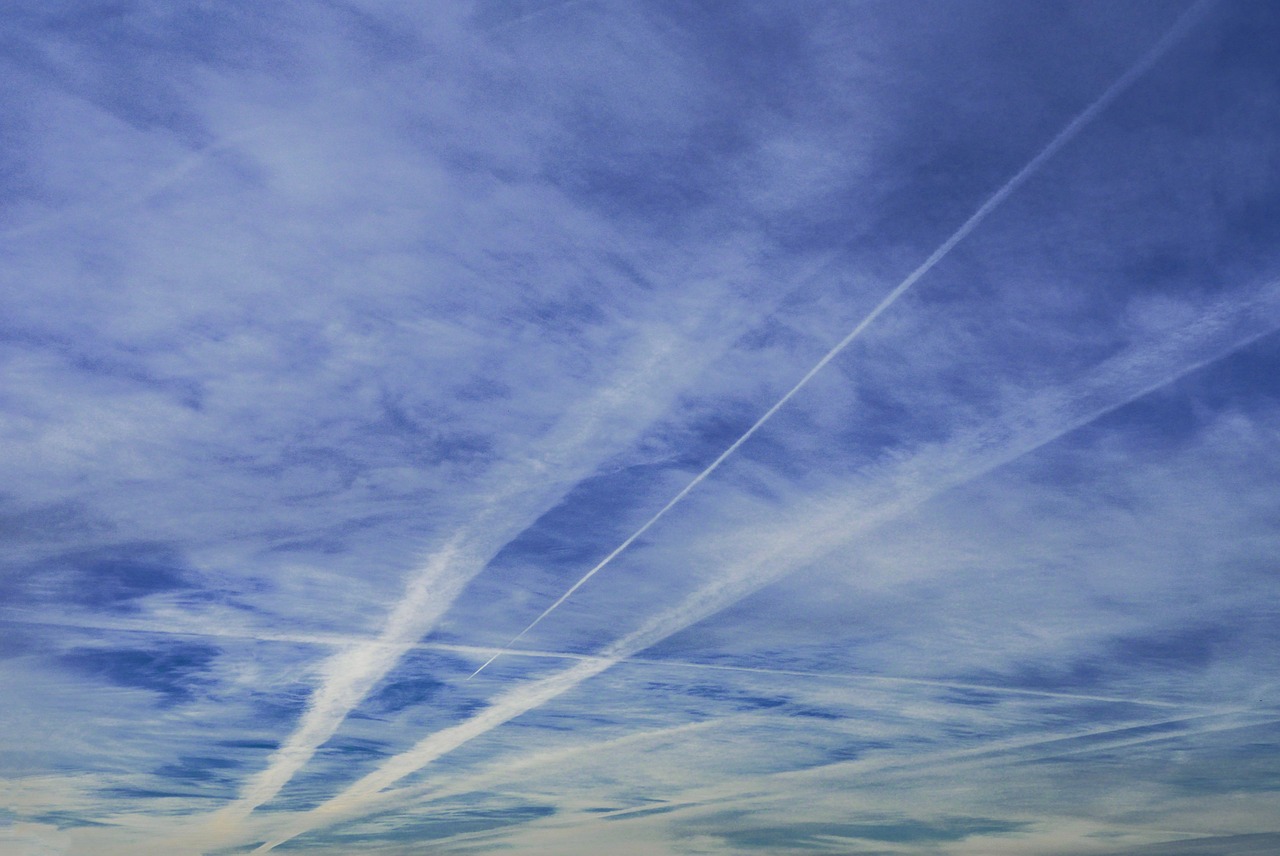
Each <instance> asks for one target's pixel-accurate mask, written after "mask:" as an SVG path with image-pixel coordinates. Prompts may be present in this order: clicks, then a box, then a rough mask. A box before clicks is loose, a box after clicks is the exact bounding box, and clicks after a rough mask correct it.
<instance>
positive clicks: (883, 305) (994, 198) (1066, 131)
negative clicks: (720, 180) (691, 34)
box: [470, 0, 1213, 678]
mask: <svg viewBox="0 0 1280 856" xmlns="http://www.w3.org/2000/svg"><path fill="white" fill-rule="evenodd" d="M1212 2H1213V0H1198V2H1196V3H1194V4H1192V6H1191V7H1190V8H1188V9H1187V10H1186V11H1185V12H1183V13H1182V15H1181V16H1180V17H1179V18H1178V20H1177V21H1176V22H1175V23H1174V25H1173V26H1172V27H1171V28H1170V29H1169V31H1168V32H1167V33H1165V34H1164V36H1163V37H1161V39H1160V40H1159V41H1158V42H1156V43H1155V45H1154V46H1153V47H1152V48H1151V49H1150V50H1148V51H1147V52H1146V53H1145V54H1144V55H1143V56H1142V57H1141V58H1140V59H1139V60H1138V61H1137V62H1136V63H1134V64H1133V66H1132V67H1131V68H1130V69H1129V70H1128V71H1126V72H1125V73H1124V74H1122V75H1121V76H1120V77H1119V78H1117V79H1116V80H1115V82H1113V83H1112V84H1111V85H1110V86H1108V87H1107V88H1106V89H1105V90H1104V91H1103V93H1102V94H1101V95H1099V96H1098V97H1097V99H1096V100H1094V102H1093V103H1092V104H1090V105H1089V106H1088V107H1086V108H1084V110H1082V111H1081V112H1080V113H1079V114H1077V115H1076V117H1075V118H1074V119H1072V120H1071V121H1070V122H1068V123H1067V124H1066V127H1064V128H1063V129H1062V130H1061V131H1059V132H1058V134H1057V136H1055V137H1054V138H1053V139H1052V140H1050V141H1049V144H1048V145H1046V146H1045V147H1044V148H1043V149H1041V150H1040V152H1039V154H1037V155H1036V156H1035V157H1033V158H1032V159H1031V160H1030V161H1028V162H1027V164H1026V165H1025V166H1024V167H1022V169H1020V170H1018V171H1017V172H1016V173H1014V175H1013V177H1012V178H1010V179H1009V180H1008V181H1006V182H1005V183H1004V184H1003V185H1002V186H1001V187H1000V188H999V189H998V190H996V192H995V193H993V194H991V196H990V197H989V198H988V199H987V201H986V202H984V203H982V205H981V206H979V208H978V210H977V211H974V212H973V214H971V215H970V216H969V219H968V220H965V221H964V223H962V224H961V225H960V228H958V229H956V230H955V232H953V233H952V234H951V237H949V238H947V239H946V240H945V241H943V242H942V244H941V245H940V246H939V247H938V248H937V249H936V250H934V251H933V252H932V253H930V254H929V257H928V258H927V259H925V260H924V261H923V262H921V263H920V266H919V267H917V268H916V269H915V270H913V271H912V272H911V273H909V274H907V278H906V279H904V280H903V281H902V282H900V283H898V285H897V286H895V287H894V288H893V290H892V291H890V292H889V293H888V294H886V295H885V296H884V298H883V299H882V300H881V301H880V302H879V303H878V304H876V306H875V308H874V309H872V310H871V311H870V312H869V313H867V315H866V317H865V318H863V319H862V320H861V321H859V322H858V324H857V325H856V326H855V327H854V328H853V329H852V330H850V331H849V333H848V335H846V336H845V337H844V338H843V339H841V340H840V341H839V342H837V343H836V344H835V346H834V347H832V348H831V350H829V351H827V353H826V354H825V355H824V356H823V357H822V359H820V360H818V362H816V363H815V364H814V365H813V368H811V369H809V371H807V372H806V373H805V375H804V377H802V378H800V380H799V381H797V382H796V384H795V386H793V387H791V389H789V390H787V392H786V393H785V394H784V395H783V396H782V397H781V398H779V399H778V400H777V401H776V402H774V404H773V406H772V407H770V408H769V409H768V410H766V411H765V412H764V415H762V416H761V417H760V418H759V419H757V420H756V421H755V423H754V424H753V425H752V426H751V427H750V428H748V429H747V430H746V431H745V432H743V434H742V436H741V437H739V438H738V439H737V440H734V441H733V443H732V444H730V445H729V448H727V449H725V450H724V451H723V452H721V453H720V456H719V457H718V458H716V459H715V460H714V461H712V462H711V463H710V464H709V465H707V468H706V469H704V470H703V471H702V472H700V473H698V474H697V475H696V476H694V477H693V480H692V481H690V482H689V483H688V484H687V485H685V486H684V487H683V488H682V489H681V490H680V492H679V493H677V494H676V495H675V496H673V497H672V498H671V500H670V501H669V502H668V503H667V504H666V505H664V506H663V507H662V508H660V509H658V512H657V513H656V514H654V515H653V516H652V517H650V518H649V519H648V520H647V521H646V522H645V523H644V525H643V526H641V527H640V528H639V529H637V530H636V531H635V532H633V533H631V535H630V536H628V537H627V539H626V540H625V541H623V542H622V543H621V544H619V545H618V546H617V547H615V548H614V550H613V552H611V553H610V554H609V555H607V556H605V557H604V558H603V559H601V560H600V561H599V563H597V564H596V566H595V567H593V568H592V569H591V570H589V571H587V572H586V573H585V574H583V575H582V578H581V579H579V580H578V581H577V582H576V583H574V584H573V585H571V586H570V587H569V589H568V591H566V592H565V593H564V594H562V595H560V597H559V598H558V599H557V600H556V601H555V603H553V604H551V605H550V606H548V607H547V608H546V609H545V610H543V612H542V614H541V615H539V616H538V617H537V618H535V619H534V620H533V621H531V622H529V625H528V626H527V627H525V628H524V629H523V630H521V631H520V632H519V633H517V634H516V635H515V636H513V637H512V638H511V639H510V640H509V641H508V642H507V644H506V645H504V646H503V648H502V650H500V651H499V652H498V653H497V654H494V655H493V656H492V657H490V658H489V659H488V660H486V661H485V662H484V663H483V664H481V666H480V668H478V669H476V670H475V671H474V672H472V673H471V676H470V677H472V678H474V677H475V676H476V675H478V674H480V673H481V672H483V671H484V670H485V667H487V666H488V665H489V664H490V663H492V662H493V661H494V660H496V659H498V657H500V656H502V654H503V653H504V652H505V650H506V649H507V648H509V647H511V646H512V645H514V644H515V643H516V642H518V641H520V640H521V639H522V638H523V637H524V635H525V634H526V633H528V632H529V631H530V630H532V629H533V628H534V627H537V626H538V624H539V623H540V622H541V621H542V619H544V618H546V617H547V616H548V615H550V614H551V613H552V612H554V611H555V610H556V609H557V608H559V606H560V605H561V604H562V603H564V602H565V601H566V600H568V599H569V598H570V597H571V596H572V595H573V593H574V592H576V591H577V590H578V589H580V588H581V587H582V586H583V585H584V584H585V583H586V582H587V580H589V579H591V578H592V577H594V576H595V575H596V574H597V573H599V572H600V571H601V570H603V569H604V567H605V566H606V565H608V564H609V563H610V562H612V561H613V560H614V559H615V558H616V557H617V556H618V554H619V553H621V552H622V551H624V550H626V549H627V548H628V547H630V546H631V544H632V543H633V542H634V541H635V540H636V539H637V538H639V537H640V536H642V535H644V533H645V532H648V531H649V529H650V528H651V527H652V526H653V525H654V524H655V523H657V522H658V521H659V520H661V519H662V518H663V516H664V515H666V513H667V512H668V511H670V510H671V509H672V508H674V507H675V506H676V505H678V504H679V503H680V502H681V501H682V500H683V499H684V498H685V497H686V496H688V495H689V493H690V492H691V491H692V490H693V489H694V488H695V487H697V486H698V485H699V484H701V483H702V482H703V480H705V479H706V478H707V476H709V475H711V474H712V473H713V472H715V471H716V470H717V469H718V468H719V467H720V465H721V464H722V463H724V462H725V459H727V458H728V457H729V456H730V455H732V454H733V453H734V452H736V451H737V450H738V448H739V447H741V446H742V444H743V443H745V442H747V440H749V439H751V436H752V435H753V434H755V433H756V432H757V431H759V430H760V428H761V427H762V426H763V425H764V424H765V423H766V422H768V421H769V420H770V419H771V418H772V417H773V415H774V414H775V413H777V412H778V411H779V410H780V409H782V407H783V406H784V405H785V404H786V403H787V402H788V401H790V400H791V399H792V398H793V397H794V396H795V394H796V393H798V392H799V391H800V390H801V389H803V388H804V387H805V386H806V385H807V384H808V383H809V381H810V380H812V379H813V377H814V376H815V375H816V374H818V372H820V371H822V370H823V369H824V368H825V367H826V365H827V364H828V363H830V362H831V361H832V360H833V359H835V358H836V357H837V356H839V355H840V353H841V352H842V351H843V350H844V349H845V348H847V347H849V345H850V344H851V343H852V342H853V340H854V339H856V338H858V336H860V335H862V332H863V331H864V330H866V329H867V327H869V326H871V324H872V323H873V322H874V321H875V320H876V319H877V318H879V317H880V315H881V314H882V313H883V312H884V311H885V310H887V309H888V308H889V307H890V306H892V305H893V304H894V303H895V302H897V300H898V298H899V297H901V296H902V295H903V294H905V293H906V291H907V289H909V288H911V286H913V285H915V284H916V282H918V281H919V280H920V278H921V277H923V276H924V275H925V274H927V273H928V272H929V271H931V270H933V268H934V266H936V265H937V264H938V262H940V261H942V260H943V259H944V258H945V257H946V256H947V255H948V254H949V253H950V252H951V251H952V250H953V249H954V248H955V246H956V245H957V244H959V243H960V242H961V241H963V240H964V239H965V238H966V237H968V235H969V233H970V232H972V231H973V230H974V229H976V228H977V227H978V225H979V224H981V223H982V221H983V220H985V219H987V216H988V215H989V214H990V213H991V212H992V211H994V210H995V209H996V208H997V207H998V206H999V205H1000V204H1001V203H1002V202H1004V200H1005V199H1007V198H1008V197H1009V195H1010V194H1012V193H1013V192H1014V191H1015V190H1017V189H1018V188H1019V187H1021V186H1022V184H1023V183H1024V182H1026V180H1027V179H1028V178H1030V177H1031V176H1032V175H1033V174H1035V173H1036V172H1037V171H1038V170H1039V169H1040V167H1041V166H1043V165H1044V163H1045V161H1047V160H1049V158H1051V157H1053V156H1054V155H1055V154H1057V152H1058V150H1059V149H1061V148H1062V147H1063V146H1064V145H1066V144H1067V143H1068V142H1069V141H1070V140H1071V139H1072V138H1073V137H1075V135H1076V134H1078V133H1079V132H1080V130H1081V129H1082V128H1084V127H1085V126H1086V125H1088V124H1089V123H1090V122H1092V121H1093V120H1094V119H1095V118H1097V116H1098V114H1099V113H1101V112H1102V111H1103V110H1105V109H1106V108H1107V106H1108V105H1110V104H1111V102H1112V101H1114V100H1115V99H1116V98H1117V97H1118V96H1119V95H1120V94H1121V93H1123V92H1124V91H1125V90H1126V89H1128V88H1129V87H1130V86H1131V85H1132V84H1133V82H1134V81H1135V80H1137V79H1138V78H1139V77H1141V76H1142V75H1143V74H1145V73H1146V72H1147V70H1148V69H1150V68H1151V66H1153V65H1155V63H1156V62H1158V61H1159V59H1160V58H1161V57H1162V56H1164V54H1165V53H1166V52H1167V51H1168V50H1169V48H1170V47H1171V46H1172V45H1173V44H1174V43H1175V42H1176V41H1178V39H1180V38H1182V36H1183V35H1185V34H1186V32H1187V30H1188V29H1190V28H1191V26H1192V24H1194V23H1195V22H1196V20H1197V19H1198V18H1199V17H1200V15H1201V14H1202V13H1203V12H1204V10H1205V9H1206V8H1207V7H1208V6H1209V5H1210V4H1211V3H1212Z"/></svg>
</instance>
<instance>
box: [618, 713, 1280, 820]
mask: <svg viewBox="0 0 1280 856" xmlns="http://www.w3.org/2000/svg"><path fill="white" fill-rule="evenodd" d="M1276 722H1280V720H1277V719H1276V717H1275V714H1274V713H1273V712H1262V711H1252V710H1248V709H1234V710H1228V711H1223V712H1220V713H1211V714H1198V715H1194V716H1181V717H1176V718H1170V719H1161V720H1142V721H1138V722H1127V723H1125V724H1123V725H1120V726H1104V727H1101V728H1093V729H1088V730H1084V731H1060V732H1058V733H1055V734H1051V735H1049V736H1043V735H1041V736H1037V737H1031V738H1012V739H1006V740H999V741H995V742H992V743H987V744H984V745H981V746H975V747H972V748H969V749H955V750H949V751H944V752H932V753H928V754H925V755H920V756H916V757H910V756H908V757H903V758H882V759H869V760H853V761H836V762H833V763H830V764H822V765H818V766H815V767H806V768H805V769H801V770H788V771H785V772H780V773H769V774H764V775H759V776H755V777H752V778H751V779H750V780H748V781H745V782H744V781H738V782H735V783H734V784H733V785H731V786H729V787H716V788H700V789H696V790H692V791H686V792H685V793H684V794H682V795H681V798H682V800H683V801H685V802H687V805H684V806H681V807H679V808H676V809H674V810H675V811H690V810H695V811H696V810H698V809H710V810H723V808H724V804H725V803H731V804H733V805H741V804H743V803H745V802H758V801H770V800H776V799H777V798H778V796H779V793H778V791H779V789H780V788H781V789H783V790H789V792H791V793H795V785H794V784H793V783H795V782H800V781H808V780H812V779H839V780H849V779H850V778H851V777H858V779H859V780H862V779H864V778H865V777H874V778H873V779H872V781H878V780H881V779H882V778H885V777H896V776H903V775H906V776H909V775H911V774H913V773H920V772H925V771H929V770H935V769H937V768H940V767H946V768H953V767H957V766H966V765H972V764H979V763H992V762H997V763H998V762H1001V761H1005V762H1007V763H1021V762H1028V761H1030V762H1036V761H1046V760H1052V759H1055V758H1060V757H1066V756H1070V755H1079V754H1088V753H1090V752H1101V751H1107V750H1111V749H1124V748H1128V747H1132V746H1142V745H1146V744H1149V743H1157V742H1160V741H1164V740H1177V739H1184V738H1189V737H1197V736H1200V735H1207V734H1217V733H1221V732H1224V731H1235V730H1241V729H1246V728H1256V727H1258V726H1264V725H1271V724H1273V723H1276ZM1195 723H1203V724H1201V725H1199V727H1193V724H1195ZM1170 726H1182V727H1177V728H1173V727H1170ZM1153 730H1155V733H1151V732H1152V731H1153ZM1075 744H1082V745H1075ZM1042 747H1053V748H1048V749H1047V750H1046V751H1042V752H1036V753H1028V752H1027V750H1033V749H1039V748H1042ZM770 785H772V788H771V789H769V790H765V788H766V787H768V786H770ZM642 811H643V809H632V808H628V809H623V810H620V811H616V812H612V813H609V814H608V815H606V817H607V818H608V819H609V820H625V819H626V818H627V817H628V816H629V815H633V814H638V813H639V812H642Z"/></svg>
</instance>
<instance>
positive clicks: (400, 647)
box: [202, 253, 835, 836]
mask: <svg viewBox="0 0 1280 856" xmlns="http://www.w3.org/2000/svg"><path fill="white" fill-rule="evenodd" d="M834 255H835V254H832V253H828V254H826V255H824V256H820V257H818V258H817V259H815V260H814V261H813V263H811V265H810V266H809V267H807V268H806V269H805V270H803V271H802V272H801V274H800V276H801V281H807V279H809V278H812V277H813V276H816V275H817V274H818V273H820V272H821V271H822V270H823V269H825V268H826V267H827V266H828V265H829V264H830V263H831V261H832V259H833V258H834ZM793 282H794V280H793ZM727 288H728V286H727V285H726V286H724V287H723V289H721V288H720V287H717V291H716V293H715V294H714V295H710V297H711V298H714V299H708V298H704V299H703V302H704V303H705V306H706V307H707V309H706V310H705V311H685V312H681V313H679V315H678V317H677V318H676V320H666V321H658V320H655V321H654V322H653V325H652V327H651V328H650V329H648V330H646V331H644V332H643V334H642V335H639V336H638V337H637V344H636V345H634V349H635V350H636V351H637V355H636V356H635V358H634V359H630V360H628V359H622V360H620V362H621V363H622V364H623V365H624V366H626V368H625V369H624V370H622V371H620V372H617V373H615V374H614V376H613V377H611V378H609V379H608V380H607V381H606V382H605V383H603V384H602V385H601V386H600V387H599V388H598V389H597V390H596V391H595V393H594V394H592V395H590V396H588V397H586V398H583V399H582V400H580V401H578V402H577V403H576V404H574V405H573V406H572V407H571V408H570V409H569V410H567V411H566V412H564V413H563V414H562V415H561V417H560V418H559V419H558V420H557V422H556V423H555V425H554V426H553V427H552V428H551V429H549V431H548V433H547V435H546V436H544V437H543V438H542V439H541V442H540V445H539V447H538V448H536V449H533V450H530V453H529V454H526V455H525V456H523V457H521V458H517V459H513V460H511V461H509V462H507V464H506V465H505V466H504V467H502V468H500V469H497V470H495V471H493V472H491V473H490V474H489V475H488V476H487V477H486V481H485V484H486V485H489V486H490V488H489V489H488V490H485V489H481V490H480V491H479V493H478V495H477V496H476V497H474V499H475V500H476V505H477V506H478V507H479V508H481V509H484V510H483V511H480V512H479V513H477V514H476V515H475V516H474V517H473V518H472V519H471V520H470V521H468V523H467V524H466V525H465V526H464V527H462V528H460V529H459V530H458V531H457V532H456V533H455V534H454V535H453V537H452V538H451V540H449V541H448V543H446V544H445V545H444V546H442V547H441V548H439V549H438V550H437V551H436V552H435V553H434V554H432V555H431V556H429V557H428V558H427V560H426V561H425V562H424V563H423V564H422V565H421V566H419V568H418V569H416V570H415V571H414V573H413V574H412V576H411V579H410V581H409V583H408V584H407V586H406V590H405V592H404V594H403V595H402V596H401V598H400V600H399V602H398V603H396V605H395V606H394V608H393V609H392V611H391V614H390V615H389V616H388V617H387V620H386V624H385V625H384V628H383V629H382V631H381V632H380V633H379V634H378V636H376V637H375V638H371V639H365V640H361V641H359V642H356V643H354V644H352V645H349V646H344V647H343V648H342V649H341V650H339V651H337V652H336V653H335V654H333V655H332V656H330V657H329V658H328V659H327V660H326V661H325V663H324V664H323V666H322V676H321V678H320V680H319V683H318V686H317V687H316V689H315V690H314V691H313V694H312V696H311V698H310V699H309V700H308V704H307V708H306V709H305V711H304V712H303V715H302V719H301V721H300V722H299V723H298V725H297V727H296V728H295V729H294V731H293V733H292V734H291V735H290V736H289V737H288V738H287V739H286V740H285V741H284V743H283V744H282V745H281V747H280V748H279V749H277V750H276V751H275V752H273V753H272V755H271V756H270V758H269V759H268V761H267V766H266V768H264V769H262V770H260V771H259V772H258V773H257V774H256V775H254V776H252V777H251V778H250V779H249V780H248V781H247V782H246V784H245V785H244V786H243V787H242V789H241V792H240V794H239V795H238V797H237V798H236V799H235V800H234V801H233V802H231V803H229V804H227V805H226V806H224V807H223V808H222V809H220V810H219V811H217V812H214V813H212V814H211V815H209V816H208V817H207V818H206V820H205V826H204V828H203V829H202V833H207V834H210V835H213V836H218V835H233V834H235V830H237V829H239V828H241V827H242V825H243V822H244V820H245V818H246V817H247V816H248V815H249V814H250V813H251V812H252V811H254V809H256V808H257V807H258V806H261V805H263V804H264V803H266V802H267V801H269V800H270V799H272V798H273V797H274V796H275V795H276V794H277V793H279V791H280V789H281V788H283V787H284V785H285V784H286V783H287V782H288V781H289V780H290V779H291V778H292V777H293V776H294V775H295V774H296V773H297V771H298V770H300V769H301V768H302V767H303V766H304V765H305V764H306V763H307V762H308V761H309V760H310V758H311V757H312V756H313V755H314V754H315V752H316V751H317V750H318V749H319V747H320V746H322V745H323V744H324V743H325V742H326V741H327V740H328V739H329V738H330V737H332V735H333V734H334V733H335V732H336V731H337V729H338V727H339V726H340V725H341V724H342V722H343V721H344V720H345V718H346V716H347V714H348V713H350V711H351V710H353V709H354V708H355V706H356V705H358V704H359V703H360V702H361V700H363V699H364V697H365V696H366V695H367V694H368V693H369V691H370V690H372V689H373V687H374V686H375V685H376V683H377V682H378V680H380V679H381V678H382V677H383V676H384V675H386V674H387V673H388V672H389V671H390V670H391V668H392V667H393V666H394V665H395V664H396V663H397V662H399V660H400V659H401V658H402V657H403V656H404V654H406V653H407V652H408V651H410V650H412V649H413V648H414V647H416V644H417V642H418V640H420V639H421V638H422V636H424V635H425V634H426V633H427V632H428V631H429V630H430V629H431V628H432V627H433V626H434V625H435V623H436V622H437V621H438V620H439V619H440V618H441V617H442V616H443V615H444V613H445V612H446V611H447V610H448V608H449V607H450V606H451V605H452V603H453V602H454V600H455V599H456V598H457V597H458V596H459V595H460V594H461V592H462V590H463V588H464V587H465V586H466V584H467V583H468V582H469V581H470V580H471V579H473V578H474V577H475V576H476V575H477V574H479V573H480V572H481V571H482V570H484V568H485V567H486V566H487V565H488V563H489V562H490V561H491V560H492V559H493V558H494V556H496V555H497V554H498V552H499V551H500V550H501V549H502V548H503V547H505V546H506V545H507V544H508V543H509V542H510V541H511V540H512V539H514V538H515V537H516V536H518V535H519V533H520V532H522V531H524V530H525V529H527V528H528V527H529V526H531V525H532V524H533V523H534V522H536V520H537V519H538V518H539V517H540V516H542V515H543V514H544V513H545V512H546V511H547V509H549V508H551V507H552V506H554V505H555V504H556V503H557V502H559V501H561V500H562V499H563V497H564V496H565V495H566V494H567V493H568V491H569V490H570V489H571V488H572V486H573V485H574V484H576V483H577V482H579V481H581V480H582V479H584V478H586V477H588V476H589V475H590V474H591V473H592V472H594V471H595V469H596V468H597V467H598V465H599V464H600V463H601V462H602V461H603V460H606V459H607V457H608V456H609V455H610V454H613V453H614V452H615V451H616V449H617V448H618V446H619V445H622V444H625V443H629V442H630V441H631V440H632V439H633V438H634V437H635V436H636V434H637V433H638V432H639V431H640V430H641V429H642V428H643V427H644V426H645V425H647V424H649V423H650V422H652V420H653V419H655V418H657V417H658V416H659V415H660V414H661V412H662V411H663V409H664V408H666V407H667V406H668V405H669V403H670V401H671V400H672V399H673V398H674V397H675V395H676V394H678V392H679V390H680V388H681V386H680V384H679V382H678V381H676V380H673V379H674V378H679V377H688V376H691V375H692V374H695V373H696V372H697V371H698V370H699V369H700V368H702V367H705V366H706V365H708V364H710V363H711V362H712V361H713V360H714V359H716V358H717V357H719V356H720V355H721V354H722V353H723V352H724V351H725V350H727V349H728V348H729V347H730V346H731V345H732V344H733V342H735V341H736V340H737V339H738V338H739V337H740V336H741V335H742V334H743V333H744V332H745V331H746V330H747V329H749V326H750V325H751V324H752V323H754V322H755V321H756V320H757V318H758V316H759V315H760V313H761V312H767V311H769V309H770V308H771V307H772V305H773V301H765V302H763V303H762V302H753V303H752V304H751V305H750V306H747V305H745V304H744V305H742V306H737V305H731V306H730V307H729V309H728V310H727V311H726V309H725V300H724V299H723V298H724V296H725V291H724V289H727ZM786 293H787V292H786V290H783V291H782V294H781V295H779V296H775V297H774V299H773V300H774V301H776V300H778V299H781V296H785V294H786ZM711 306H716V307H717V311H716V312H714V313H712V312H711V311H710V310H709V308H710V307H711ZM489 650H490V651H491V650H492V649H489ZM486 653H487V652H486Z"/></svg>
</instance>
